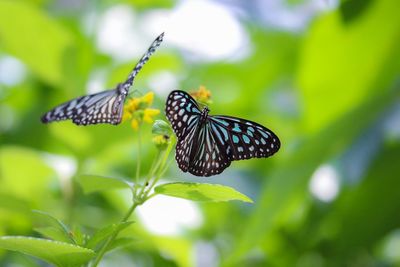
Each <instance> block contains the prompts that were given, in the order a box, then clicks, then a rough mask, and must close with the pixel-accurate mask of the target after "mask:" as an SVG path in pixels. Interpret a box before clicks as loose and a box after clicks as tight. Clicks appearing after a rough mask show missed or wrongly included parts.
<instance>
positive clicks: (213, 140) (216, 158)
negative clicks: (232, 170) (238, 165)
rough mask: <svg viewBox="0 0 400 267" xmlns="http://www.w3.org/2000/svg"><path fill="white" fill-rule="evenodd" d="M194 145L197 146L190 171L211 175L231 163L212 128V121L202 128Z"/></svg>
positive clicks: (191, 160) (219, 171)
mask: <svg viewBox="0 0 400 267" xmlns="http://www.w3.org/2000/svg"><path fill="white" fill-rule="evenodd" d="M197 137H198V138H197V140H196V142H194V144H193V145H194V146H195V147H196V148H197V150H196V151H195V153H192V155H194V156H192V157H191V158H190V165H189V172H190V173H192V174H194V175H197V176H211V175H216V174H219V173H221V172H222V171H223V170H224V169H225V168H227V167H228V166H229V165H230V164H231V160H230V159H229V157H228V156H227V155H226V154H225V152H224V147H223V146H222V145H221V144H220V143H219V141H218V139H217V136H216V134H215V132H214V130H213V129H212V123H211V121H207V123H206V125H205V126H204V127H202V128H201V130H200V132H199V134H198V136H197Z"/></svg>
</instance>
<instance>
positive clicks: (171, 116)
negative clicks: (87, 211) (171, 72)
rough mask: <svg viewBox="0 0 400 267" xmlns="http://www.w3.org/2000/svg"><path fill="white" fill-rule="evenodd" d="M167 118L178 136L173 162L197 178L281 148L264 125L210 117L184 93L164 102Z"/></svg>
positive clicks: (205, 110)
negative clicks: (236, 162) (236, 161)
mask: <svg viewBox="0 0 400 267" xmlns="http://www.w3.org/2000/svg"><path fill="white" fill-rule="evenodd" d="M166 113H167V118H168V120H169V121H170V122H171V124H172V128H173V130H174V132H175V134H176V135H177V137H178V143H177V146H176V155H175V158H176V161H177V163H178V166H179V167H180V169H181V170H182V171H184V172H187V171H188V172H190V173H192V174H194V175H196V176H211V175H215V174H219V173H221V172H223V171H224V170H225V169H226V168H227V167H228V166H229V165H230V164H231V162H232V161H234V160H243V159H250V158H266V157H270V156H272V155H273V154H274V153H276V152H277V151H278V150H279V148H280V141H279V138H278V137H277V136H276V135H275V134H274V133H273V132H272V131H271V130H269V129H267V128H265V127H264V126H262V125H260V124H258V123H255V122H252V121H249V120H245V119H240V118H236V117H230V116H222V115H221V116H220V115H216V116H209V115H208V108H207V107H206V108H205V109H203V111H200V108H199V106H198V105H197V103H196V101H195V100H194V99H193V98H192V97H191V96H190V95H188V94H187V93H185V92H183V91H173V92H171V93H170V95H169V97H168V99H167V105H166Z"/></svg>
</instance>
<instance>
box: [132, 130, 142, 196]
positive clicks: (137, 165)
mask: <svg viewBox="0 0 400 267" xmlns="http://www.w3.org/2000/svg"><path fill="white" fill-rule="evenodd" d="M141 141H142V140H141V136H140V127H139V129H138V131H137V159H136V178H135V192H134V194H136V190H137V187H138V184H139V176H140V157H141V154H140V153H141V146H142V144H141Z"/></svg>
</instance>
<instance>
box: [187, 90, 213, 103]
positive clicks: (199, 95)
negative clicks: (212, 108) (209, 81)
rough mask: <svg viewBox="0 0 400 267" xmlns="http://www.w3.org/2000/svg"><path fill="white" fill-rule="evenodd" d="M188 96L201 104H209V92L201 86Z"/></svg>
mask: <svg viewBox="0 0 400 267" xmlns="http://www.w3.org/2000/svg"><path fill="white" fill-rule="evenodd" d="M190 95H191V96H192V97H193V98H194V99H196V100H197V101H199V102H201V103H205V104H211V92H210V91H209V90H207V88H206V87H205V86H203V85H200V86H199V89H198V90H197V91H192V92H190Z"/></svg>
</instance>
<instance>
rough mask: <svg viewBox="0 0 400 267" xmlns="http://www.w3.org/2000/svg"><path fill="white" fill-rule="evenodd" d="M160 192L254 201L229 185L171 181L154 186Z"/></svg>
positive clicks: (211, 199)
mask: <svg viewBox="0 0 400 267" xmlns="http://www.w3.org/2000/svg"><path fill="white" fill-rule="evenodd" d="M154 191H155V192H156V193H158V194H163V195H167V196H173V197H179V198H185V199H189V200H193V201H205V202H219V201H230V200H241V201H244V202H249V203H252V202H253V201H252V200H251V199H250V198H249V197H247V196H246V195H244V194H242V193H240V192H238V191H236V190H235V189H233V188H231V187H229V186H223V185H219V184H204V183H169V184H163V185H159V186H157V187H156V188H154Z"/></svg>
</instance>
